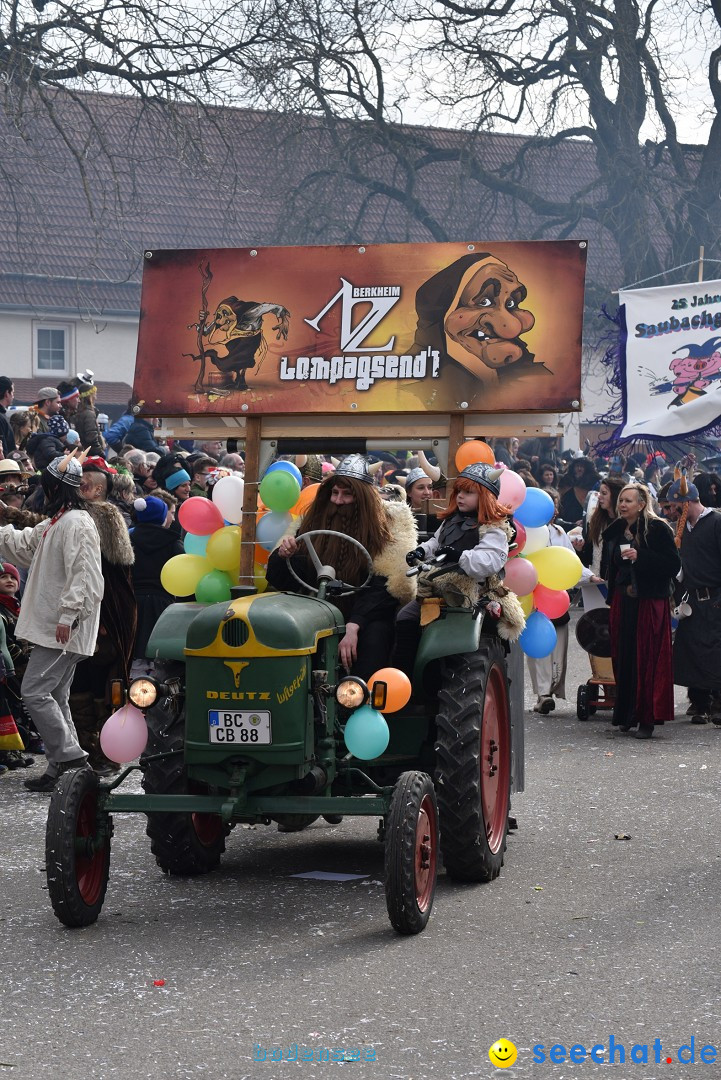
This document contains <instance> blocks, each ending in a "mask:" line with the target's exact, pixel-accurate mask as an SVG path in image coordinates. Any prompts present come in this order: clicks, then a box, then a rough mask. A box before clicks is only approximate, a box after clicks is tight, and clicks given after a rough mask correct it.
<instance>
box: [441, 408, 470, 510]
mask: <svg viewBox="0 0 721 1080" xmlns="http://www.w3.org/2000/svg"><path fill="white" fill-rule="evenodd" d="M465 425H466V414H465V413H451V423H450V427H449V432H448V483H447V484H446V497H447V498H450V496H451V489H452V488H453V479H452V478H453V477H455V475H456V453H457V451H458V448H459V447H460V446H461V444H462V443H463V441H464V431H465Z"/></svg>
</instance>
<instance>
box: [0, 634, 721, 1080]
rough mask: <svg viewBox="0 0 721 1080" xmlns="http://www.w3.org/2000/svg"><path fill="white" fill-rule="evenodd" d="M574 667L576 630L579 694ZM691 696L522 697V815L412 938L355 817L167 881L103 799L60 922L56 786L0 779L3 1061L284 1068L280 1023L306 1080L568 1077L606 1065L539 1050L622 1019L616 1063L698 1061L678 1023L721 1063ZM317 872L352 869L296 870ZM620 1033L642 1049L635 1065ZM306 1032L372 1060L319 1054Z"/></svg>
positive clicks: (645, 1070)
mask: <svg viewBox="0 0 721 1080" xmlns="http://www.w3.org/2000/svg"><path fill="white" fill-rule="evenodd" d="M588 674H589V670H588V662H587V657H586V656H585V654H583V653H580V654H579V653H577V652H575V651H574V655H573V657H572V663H571V675H570V678H569V685H570V687H571V688H572V690H573V697H574V698H575V687H576V685H577V684H578V682H579V681H583V680H585V678H586V677H587V676H588ZM681 700H682V699H681V697H680V696H679V702H681ZM527 701H528V703H529V704H530V693H529V694H528V695H527ZM683 708H684V706H683V705H680V706H679V712H678V716H679V718H678V720H677V721H676V722H675V723H674V724H672V725H669V726H668V727H667V729H666V730H665V731H664V732H663V733H662V734H661V736H660V737H658V738H654V739H653V740H652V741H651V742H649V743H639V742H637V741H635V740H631V739H629V738H628V737H625V736H621V735H616V734H613V733H612V732H611V731H610V730H609V726H608V723H607V721H606V720H594V721H591V722H589V723H586V724H581V723H578V721H577V720H576V719H575V708H574V707H573V705H572V704H571V703H570V702H569V703H567V704H564V703H562V705H561V707H560V708H559V709H558V712H557V713H556V714H555V715H552V716H549V717H538V716H533V715H532V714H530V713H528V714H527V778H526V779H527V782H526V792H525V793H524V794H523V795H521V796H518V797H516V798H515V799H514V812H515V814H516V815H517V817H518V820H519V826H520V828H519V831H518V833H517V834H515V835H514V836H513V837H512V838H511V839H510V841H509V850H508V854H507V858H506V865H505V867H504V869H503V871H502V873H501V876H500V878H499V879H498V880H497V881H496V882H494V883H493V884H492V885H488V886H473V887H460V886H454V885H452V884H450V883H449V882H448V881H447V880H446V879H445V877H442V878H441V879H440V881H439V887H438V892H437V898H436V906H435V909H434V914H433V917H432V920H431V922H430V923H429V926H428V929H427V930H426V932H425V933H424V934H422V935H420V936H419V937H415V938H410V939H407V938H401V937H398V936H397V935H396V934H395V933H394V932H393V931H392V930H391V929H390V926H389V924H388V922H387V918H386V912H385V902H384V896H383V887H382V884H381V878H382V849H381V846H380V844H378V843H377V842H376V840H375V838H374V832H375V825H374V823H371V822H368V821H360V820H355V821H346V822H344V823H343V824H342V825H341V826H339V827H336V828H333V827H331V826H328V825H326V824H325V823H317V824H316V825H314V826H312V827H311V828H310V829H309V830H307V831H306V832H305V833H302V834H297V835H280V834H278V833H277V832H275V831H271V829H265V828H254V829H249V828H239V829H236V830H235V831H234V832H233V834H232V835H231V837H230V840H229V846H228V853H227V856H226V857H225V859H224V862H223V867H222V871H221V872H220V873H218V874H215V875H211V876H210V877H207V878H203V879H197V880H179V879H168V878H164V877H163V876H162V875H161V874H160V872H159V871H158V869H157V867H156V866H155V863H154V860H153V859H152V857H151V855H150V851H149V846H148V841H147V839H146V837H145V835H144V819H142V818H140V817H125V818H116V835H115V839H114V847H113V860H112V876H111V881H110V887H109V892H108V897H107V900H106V904H105V908H104V910H103V913H102V915H101V918H100V920H99V921H98V923H97V924H96V925H95V926H93V927H90V928H88V929H86V930H82V931H77V930H76V931H68V930H65V929H64V928H63V927H61V926H60V924H59V923H57V922H56V920H55V918H54V916H53V915H52V913H51V910H50V907H49V903H48V901H47V895H46V893H45V892H44V872H43V830H44V820H45V811H46V806H47V802H46V801H45V800H43V799H42V798H41V797H39V796H30V795H29V794H27V793H25V792H24V791H23V789H22V786H21V779H22V778H21V777H20V776H18V774H11V775H9V776H7V775H6V776H5V777H4V778H3V779H2V780H0V830H1V832H0V836H1V838H2V867H3V870H2V896H3V900H4V903H3V911H2V916H1V917H0V925H1V927H2V933H1V935H0V940H1V941H2V949H1V950H0V964H1V965H2V967H1V970H2V998H1V999H0V1000H1V1009H2V1014H1V1016H0V1062H2V1067H0V1074H7V1076H8V1077H12V1080H21V1078H22V1080H27V1078H31V1077H32V1078H37V1077H43V1078H51V1080H56V1078H57V1080H85V1078H89V1077H99V1078H103V1080H105V1078H108V1080H111V1078H112V1080H115V1078H126V1077H128V1078H130V1077H134V1078H135V1077H137V1078H145V1077H162V1078H164V1080H173V1078H179V1080H180V1078H182V1080H185V1078H189V1077H196V1076H207V1077H209V1078H213V1080H225V1078H228V1080H241V1078H244V1077H248V1078H253V1080H255V1078H262V1077H267V1078H275V1077H283V1076H287V1075H291V1074H292V1075H295V1072H294V1070H296V1069H297V1068H298V1067H299V1065H298V1063H288V1062H286V1063H283V1064H281V1063H279V1062H273V1061H271V1060H269V1059H270V1057H271V1048H272V1047H274V1046H275V1047H279V1048H284V1049H285V1051H286V1053H287V1051H288V1048H289V1047H293V1046H295V1045H296V1044H297V1046H298V1048H299V1051H298V1052H299V1054H300V1053H301V1052H302V1051H301V1048H302V1047H307V1048H309V1049H310V1050H313V1051H314V1054H315V1059H316V1060H315V1063H314V1064H313V1065H310V1064H309V1063H308V1064H306V1065H305V1072H306V1074H308V1075H311V1074H312V1075H315V1076H319V1077H322V1078H325V1077H327V1076H337V1075H338V1070H341V1072H343V1073H346V1072H347V1073H348V1075H349V1076H364V1077H371V1076H373V1077H382V1078H384V1080H386V1078H404V1080H409V1078H413V1080H425V1078H436V1077H438V1078H443V1080H460V1078H466V1077H483V1078H488V1077H491V1076H499V1075H507V1076H508V1077H509V1078H512V1077H520V1076H523V1077H529V1076H538V1077H539V1078H543V1077H553V1078H554V1080H563V1078H564V1077H565V1078H568V1077H572V1076H574V1077H581V1078H583V1077H592V1076H598V1075H606V1073H607V1070H608V1065H607V1064H600V1063H594V1062H593V1061H591V1060H586V1061H585V1062H584V1063H583V1064H580V1063H579V1064H572V1065H569V1064H568V1061H566V1062H565V1063H563V1064H561V1063H556V1064H554V1063H552V1062H550V1061H548V1060H546V1062H544V1063H535V1062H534V1061H533V1056H534V1054H533V1051H532V1047H534V1046H537V1045H540V1044H542V1045H543V1046H544V1047H545V1051H544V1053H546V1054H548V1052H549V1050H550V1047H551V1046H552V1045H560V1046H563V1047H565V1048H566V1051H568V1050H569V1049H570V1047H571V1046H573V1045H580V1046H584V1047H585V1048H586V1050H590V1049H591V1048H592V1047H593V1046H594V1045H595V1046H597V1047H598V1046H602V1048H603V1049H602V1050H600V1049H596V1051H595V1054H596V1056H597V1057H603V1058H604V1059H605V1061H606V1062H607V1061H608V1045H609V1039H610V1038H611V1036H613V1038H614V1040H615V1041H616V1043H620V1044H622V1045H623V1047H624V1049H625V1052H626V1061H625V1064H624V1065H621V1064H620V1062H619V1056H620V1055H619V1052H618V1051H616V1055H615V1062H616V1065H617V1067H616V1068H615V1071H614V1072H613V1074H612V1075H614V1076H616V1077H619V1080H630V1078H632V1077H633V1076H635V1075H640V1076H643V1077H644V1078H645V1080H660V1078H663V1080H666V1078H667V1077H674V1076H675V1077H679V1076H684V1077H686V1076H689V1075H691V1074H690V1072H689V1067H688V1066H687V1067H686V1068H683V1067H682V1066H680V1065H679V1064H678V1062H677V1058H676V1054H677V1051H678V1049H679V1047H680V1046H682V1045H685V1044H687V1045H690V1040H691V1038H692V1037H693V1038H694V1040H695V1041H694V1052H695V1058H696V1063H697V1064H696V1071H694V1073H693V1075H694V1076H701V1077H703V1076H708V1077H709V1078H713V1077H718V1076H719V1075H721V1066H720V1065H718V1064H716V1065H713V1064H703V1063H701V1062H700V1057H699V1054H700V1051H701V1048H702V1047H703V1046H704V1045H706V1044H713V1045H715V1046H718V1047H721V1017H720V1012H721V1007H720V1006H719V991H720V985H719V984H720V975H719V971H720V969H721V965H720V964H719V959H720V958H721V919H720V918H719V915H720V904H719V897H720V894H721V859H720V858H719V845H718V842H717V837H718V831H719V830H718V822H719V811H718V785H719V766H720V764H721V729H716V728H713V727H694V726H692V725H691V724H689V723H688V722H687V720H686V718H685V717H684V716H683ZM616 834H619V835H626V836H628V837H630V839H624V840H619V839H616V838H615V837H616ZM309 870H326V871H340V872H348V873H359V874H363V875H364V877H363V878H362V879H359V880H354V881H351V882H347V883H337V882H323V881H309V880H298V879H296V878H293V877H291V875H292V874H296V873H302V872H304V871H309ZM161 979H162V980H164V981H165V985H164V986H154V985H153V983H154V981H155V980H161ZM502 1036H503V1037H506V1038H509V1039H511V1040H512V1041H513V1042H514V1043H515V1044H516V1045H517V1047H518V1051H519V1053H518V1061H517V1063H516V1065H515V1066H513V1067H511V1068H509V1069H507V1070H505V1071H504V1072H501V1071H500V1070H497V1069H495V1068H494V1067H493V1066H492V1065H491V1064H490V1062H489V1060H488V1048H489V1046H490V1045H491V1044H492V1043H493V1042H494V1041H495V1040H496V1039H498V1038H500V1037H502ZM657 1039H659V1040H660V1043H658V1044H656V1051H655V1050H654V1040H657ZM634 1044H636V1045H637V1046H643V1045H647V1046H648V1047H649V1062H650V1063H649V1064H647V1065H642V1064H635V1063H631V1062H630V1060H629V1055H630V1053H631V1048H632V1046H633V1045H634ZM254 1047H255V1048H256V1049H255V1055H256V1057H258V1056H260V1053H261V1051H260V1050H259V1049H257V1048H258V1047H263V1048H265V1049H266V1051H267V1058H266V1060H265V1061H257V1060H255V1061H254V1060H253V1055H254ZM323 1047H329V1048H343V1049H347V1050H350V1049H351V1048H358V1050H359V1051H361V1053H365V1055H366V1056H368V1057H372V1055H373V1054H374V1055H375V1062H371V1061H359V1062H350V1061H348V1062H345V1063H343V1064H335V1063H332V1062H329V1063H322V1064H318V1061H317V1058H318V1054H319V1052H320V1050H321V1048H323ZM540 1053H541V1051H536V1056H537V1057H538V1056H540ZM705 1053H706V1056H707V1057H708V1056H710V1051H706V1052H705ZM580 1054H581V1052H580V1050H576V1051H575V1055H576V1057H580ZM635 1054H636V1056H637V1057H642V1054H643V1051H642V1050H640V1049H637V1050H636V1051H635ZM656 1054H657V1055H658V1056H659V1057H660V1058H661V1061H660V1063H659V1064H656V1063H655V1062H654V1056H656ZM555 1055H556V1057H560V1055H561V1051H560V1050H556V1051H555ZM689 1055H690V1050H689V1051H685V1052H684V1056H686V1057H688V1056H689ZM667 1056H671V1057H673V1062H674V1064H672V1065H671V1066H669V1065H668V1064H666V1061H665V1059H666V1057H667ZM674 1066H675V1067H674Z"/></svg>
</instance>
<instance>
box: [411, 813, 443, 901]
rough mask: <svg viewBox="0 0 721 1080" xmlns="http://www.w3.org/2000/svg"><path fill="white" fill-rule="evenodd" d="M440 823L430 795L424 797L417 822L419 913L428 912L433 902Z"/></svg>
mask: <svg viewBox="0 0 721 1080" xmlns="http://www.w3.org/2000/svg"><path fill="white" fill-rule="evenodd" d="M437 846H438V823H437V821H436V808H435V806H434V805H433V799H432V798H431V796H430V795H428V794H426V795H424V796H423V801H422V802H421V805H420V808H419V810H418V820H417V821H416V850H415V881H416V903H417V905H418V910H419V911H427V910H428V908H429V906H430V904H431V903H432V901H433V887H434V884H435V880H436V859H437V854H438V853H437Z"/></svg>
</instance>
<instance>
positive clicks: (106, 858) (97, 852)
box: [45, 769, 112, 927]
mask: <svg viewBox="0 0 721 1080" xmlns="http://www.w3.org/2000/svg"><path fill="white" fill-rule="evenodd" d="M111 834H112V818H111V817H110V815H109V814H107V815H99V814H98V778H97V776H96V775H95V773H94V772H93V771H92V770H91V769H73V770H72V771H71V772H66V773H63V775H62V776H61V777H60V779H59V780H58V782H57V784H56V785H55V788H54V789H53V792H52V795H51V798H50V809H49V811H48V822H47V828H46V832H45V872H46V875H47V882H48V893H49V895H50V902H51V904H52V905H53V911H54V912H55V914H56V915H57V917H58V919H60V922H61V923H64V924H65V926H70V927H78V926H90V924H91V923H94V922H95V921H96V920H97V918H98V915H99V914H100V910H101V908H102V906H103V901H104V899H105V891H106V889H107V887H108V878H109V877H110V837H111Z"/></svg>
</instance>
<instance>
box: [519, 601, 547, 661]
mask: <svg viewBox="0 0 721 1080" xmlns="http://www.w3.org/2000/svg"><path fill="white" fill-rule="evenodd" d="M556 640H557V634H556V627H555V626H554V625H553V623H552V622H551V620H550V619H549V618H548V616H547V615H544V614H543V612H541V611H532V612H531V614H530V615H529V616H528V618H527V619H526V629H525V630H524V631H523V633H522V634H521V636H520V638H519V639H518V644H519V645H520V646H521V648H522V649H523V651H524V653H525V654H526V656H532V657H534V659H536V660H540V659H541V657H543V656H549V655H550V654H551V653H552V652H553V650H554V649H555V647H556Z"/></svg>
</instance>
